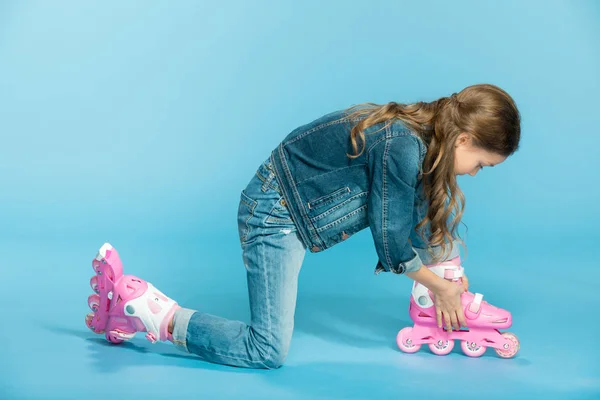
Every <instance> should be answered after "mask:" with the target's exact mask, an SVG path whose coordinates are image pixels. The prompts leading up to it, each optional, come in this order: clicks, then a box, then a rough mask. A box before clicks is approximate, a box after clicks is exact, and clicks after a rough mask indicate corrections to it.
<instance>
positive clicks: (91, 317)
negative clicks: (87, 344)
mask: <svg viewBox="0 0 600 400" xmlns="http://www.w3.org/2000/svg"><path fill="white" fill-rule="evenodd" d="M93 321H94V313H88V314H87V315H86V316H85V325H86V326H87V327H88V328H89V329H90V330H91V331H92V332H94V333H104V329H99V330H96V327H95V326H94V325H92V322H93Z"/></svg>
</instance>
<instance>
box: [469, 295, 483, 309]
mask: <svg viewBox="0 0 600 400" xmlns="http://www.w3.org/2000/svg"><path fill="white" fill-rule="evenodd" d="M482 300H483V295H482V294H481V293H475V297H474V298H473V301H472V302H471V303H470V304H469V311H471V312H472V313H475V314H477V313H479V309H480V308H481V301H482Z"/></svg>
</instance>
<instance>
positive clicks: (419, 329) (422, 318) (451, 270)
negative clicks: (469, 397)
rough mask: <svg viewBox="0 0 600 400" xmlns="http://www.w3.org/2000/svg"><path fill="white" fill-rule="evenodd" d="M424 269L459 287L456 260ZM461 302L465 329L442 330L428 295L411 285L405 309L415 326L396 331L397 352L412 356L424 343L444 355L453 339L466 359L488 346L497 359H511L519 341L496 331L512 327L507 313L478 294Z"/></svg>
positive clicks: (468, 294) (460, 270)
mask: <svg viewBox="0 0 600 400" xmlns="http://www.w3.org/2000/svg"><path fill="white" fill-rule="evenodd" d="M428 268H429V269H430V270H431V271H432V272H433V273H435V274H436V275H438V276H440V277H443V278H445V279H448V280H451V281H454V282H456V283H457V284H462V275H463V268H462V267H461V265H460V257H456V258H454V259H452V260H450V261H446V262H443V263H440V264H436V265H433V266H428ZM461 300H462V305H463V312H464V314H465V320H466V322H467V326H468V329H461V330H452V331H449V332H448V331H445V330H444V329H443V328H438V326H437V318H436V311H435V305H434V303H433V299H432V293H431V292H430V291H429V290H428V289H427V288H426V287H425V286H423V285H421V284H420V283H417V282H415V283H414V285H413V289H412V294H411V298H410V307H409V313H410V317H411V319H412V320H413V322H414V323H415V325H414V327H406V328H404V329H401V330H400V332H398V335H397V337H396V342H397V343H398V347H399V348H400V350H402V351H404V352H406V353H415V352H417V351H419V349H420V348H421V345H423V344H428V345H429V349H430V350H431V352H432V353H434V354H437V355H446V354H448V353H450V352H451V351H452V349H453V348H454V340H455V339H457V340H460V341H461V348H462V351H463V352H464V353H465V354H466V355H468V356H470V357H480V356H482V355H483V353H485V351H486V349H487V348H488V347H493V348H494V350H495V351H496V353H497V354H498V355H499V356H500V357H503V358H511V357H514V356H515V354H517V352H518V351H519V347H520V345H519V339H517V337H516V336H515V335H514V334H513V333H510V332H503V333H500V331H498V329H507V328H510V326H511V325H512V317H511V314H510V312H508V311H506V310H503V309H501V308H497V307H494V306H492V305H491V304H489V303H487V302H486V301H483V295H481V294H480V293H477V294H473V293H471V292H465V293H463V294H462V295H461Z"/></svg>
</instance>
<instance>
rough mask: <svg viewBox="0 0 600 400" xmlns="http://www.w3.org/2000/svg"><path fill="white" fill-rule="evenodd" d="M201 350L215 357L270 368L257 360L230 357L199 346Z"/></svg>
mask: <svg viewBox="0 0 600 400" xmlns="http://www.w3.org/2000/svg"><path fill="white" fill-rule="evenodd" d="M197 347H198V348H199V349H200V350H202V351H203V352H207V353H212V354H214V355H217V356H219V357H225V358H231V359H232V360H242V361H246V362H248V363H257V364H262V365H263V366H264V367H265V368H269V367H268V366H267V365H266V364H265V363H261V362H259V361H255V360H250V359H248V358H244V357H235V356H230V355H227V354H222V353H217V352H216V351H214V350H213V349H209V348H207V347H204V346H197Z"/></svg>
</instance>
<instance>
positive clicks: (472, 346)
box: [460, 340, 487, 357]
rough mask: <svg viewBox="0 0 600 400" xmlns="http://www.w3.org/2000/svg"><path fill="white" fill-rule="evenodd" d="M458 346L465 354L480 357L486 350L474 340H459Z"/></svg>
mask: <svg viewBox="0 0 600 400" xmlns="http://www.w3.org/2000/svg"><path fill="white" fill-rule="evenodd" d="M460 347H461V349H462V351H463V353H465V354H466V355H468V356H469V357H481V356H482V355H483V353H485V351H486V350H487V347H485V346H481V345H478V344H477V343H475V342H470V341H468V340H463V341H461V342H460Z"/></svg>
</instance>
